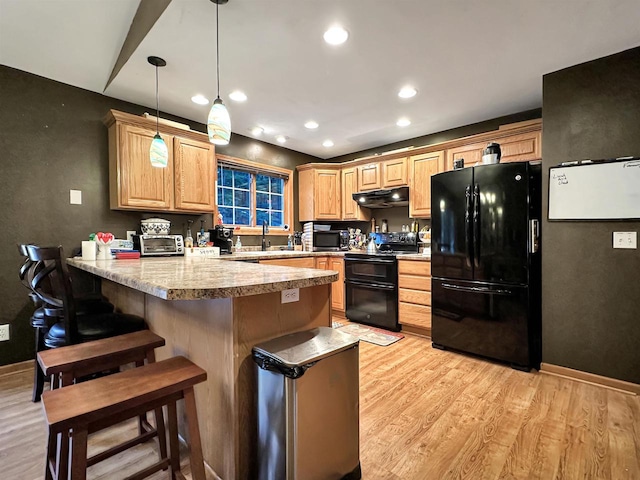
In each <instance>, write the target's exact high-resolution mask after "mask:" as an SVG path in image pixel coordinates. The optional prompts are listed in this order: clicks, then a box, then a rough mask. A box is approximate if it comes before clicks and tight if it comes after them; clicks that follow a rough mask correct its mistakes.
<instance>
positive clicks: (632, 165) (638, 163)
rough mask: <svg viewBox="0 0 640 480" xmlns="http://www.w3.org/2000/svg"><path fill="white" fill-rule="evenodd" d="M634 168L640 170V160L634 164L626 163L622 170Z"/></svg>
mask: <svg viewBox="0 0 640 480" xmlns="http://www.w3.org/2000/svg"><path fill="white" fill-rule="evenodd" d="M632 167H636V168H640V160H635V161H633V162H625V163H624V165H623V166H622V168H632Z"/></svg>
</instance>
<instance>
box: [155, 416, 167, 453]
mask: <svg viewBox="0 0 640 480" xmlns="http://www.w3.org/2000/svg"><path fill="white" fill-rule="evenodd" d="M154 412H155V417H156V432H158V449H159V450H160V459H161V460H162V459H164V458H167V434H166V432H165V425H164V414H163V413H162V407H159V408H156V409H155V411H154Z"/></svg>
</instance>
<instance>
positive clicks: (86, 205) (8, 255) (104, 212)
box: [0, 66, 319, 365]
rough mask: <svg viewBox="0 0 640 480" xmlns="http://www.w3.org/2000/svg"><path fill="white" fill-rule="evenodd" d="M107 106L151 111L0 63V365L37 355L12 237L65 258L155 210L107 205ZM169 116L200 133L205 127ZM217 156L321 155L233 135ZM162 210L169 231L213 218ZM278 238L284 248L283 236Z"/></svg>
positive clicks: (275, 158) (282, 160)
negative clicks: (76, 198)
mask: <svg viewBox="0 0 640 480" xmlns="http://www.w3.org/2000/svg"><path fill="white" fill-rule="evenodd" d="M109 109H116V110H122V111H125V112H129V113H134V114H141V113H143V112H145V111H151V112H152V111H153V108H145V107H143V106H140V105H134V104H130V103H126V102H122V101H119V100H116V99H114V98H110V97H106V96H104V95H100V94H98V93H94V92H89V91H87V90H82V89H79V88H75V87H71V86H69V85H65V84H62V83H59V82H55V81H52V80H49V79H45V78H42V77H38V76H36V75H32V74H29V73H25V72H22V71H20V70H15V69H12V68H8V67H6V66H0V167H1V169H0V172H1V173H0V205H1V207H0V226H1V228H0V246H1V247H2V248H0V325H2V324H10V335H11V340H9V341H7V342H0V365H4V364H9V363H15V362H19V361H22V360H27V359H29V358H33V354H34V353H33V352H34V347H33V330H32V328H31V326H30V325H29V317H30V315H31V313H32V311H33V307H32V305H31V303H30V302H29V300H28V298H27V290H26V289H25V288H24V287H23V286H22V285H21V284H20V281H19V279H18V269H19V266H20V264H21V259H20V256H19V255H18V249H17V246H16V245H17V244H18V243H26V242H32V243H37V244H43V245H44V244H46V245H57V244H61V245H63V247H64V249H65V252H66V253H67V255H71V253H72V251H73V250H74V249H75V248H77V247H79V246H80V242H81V240H83V239H85V238H87V237H88V235H89V233H91V232H96V231H100V230H102V231H109V232H112V233H114V234H115V235H116V236H117V237H119V238H123V237H125V234H126V231H127V230H139V225H140V220H141V219H142V218H148V217H150V216H156V214H152V213H145V212H120V211H114V210H110V209H109V180H108V145H107V128H106V127H105V126H104V125H103V123H102V119H103V118H104V116H105V114H106V113H107V111H108V110H109ZM163 116H164V115H163ZM168 118H172V119H174V120H177V121H181V122H184V123H188V124H189V125H190V126H191V127H192V128H193V129H194V130H198V131H202V132H204V131H206V127H205V126H204V125H202V124H198V123H194V122H190V121H185V120H184V119H180V118H175V117H171V116H168ZM217 152H219V153H225V154H228V155H232V156H236V157H240V158H245V159H250V160H254V161H258V162H263V163H270V164H273V165H277V166H280V167H285V168H289V169H292V170H295V167H296V165H300V164H302V163H308V162H312V161H319V160H318V159H317V158H316V157H311V156H308V155H304V154H301V153H298V152H294V151H291V150H287V149H284V148H281V147H277V146H273V145H270V144H266V143H263V142H258V141H255V140H252V139H249V138H247V137H243V136H241V135H236V134H234V135H233V137H232V139H231V143H230V144H229V145H228V146H227V147H220V148H218V149H217ZM294 178H295V177H294ZM295 183H296V184H297V180H296V182H295ZM71 189H74V190H81V191H82V205H70V204H69V190H71ZM295 195H296V198H297V191H296V194H295ZM161 216H162V217H166V218H167V219H169V220H171V222H172V232H173V233H183V232H184V225H185V223H186V220H187V219H192V220H195V221H196V222H195V224H194V225H195V226H199V225H200V222H199V221H198V220H199V219H200V218H202V219H204V220H206V222H207V228H209V227H210V226H211V221H212V215H202V216H201V217H199V216H193V215H165V214H162V215H161ZM296 218H297V213H296ZM243 241H244V239H243ZM276 241H277V242H278V243H285V244H286V237H284V238H283V237H277V240H276V239H274V243H276ZM247 244H251V241H250V240H248V241H247ZM254 244H257V243H255V240H254Z"/></svg>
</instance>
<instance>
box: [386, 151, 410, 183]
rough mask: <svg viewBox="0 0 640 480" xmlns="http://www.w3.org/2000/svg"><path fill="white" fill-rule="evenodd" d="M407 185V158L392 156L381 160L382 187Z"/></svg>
mask: <svg viewBox="0 0 640 480" xmlns="http://www.w3.org/2000/svg"><path fill="white" fill-rule="evenodd" d="M404 185H407V158H406V157H402V158H394V159H393V160H386V161H384V162H382V188H391V187H402V186H404Z"/></svg>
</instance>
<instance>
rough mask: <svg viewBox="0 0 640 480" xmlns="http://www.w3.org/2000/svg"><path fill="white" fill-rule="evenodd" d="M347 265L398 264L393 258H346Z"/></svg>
mask: <svg viewBox="0 0 640 480" xmlns="http://www.w3.org/2000/svg"><path fill="white" fill-rule="evenodd" d="M344 261H345V263H346V262H349V263H384V264H394V263H395V262H396V259H395V258H393V259H391V258H388V259H387V258H379V259H378V258H367V259H364V258H345V259H344Z"/></svg>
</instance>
